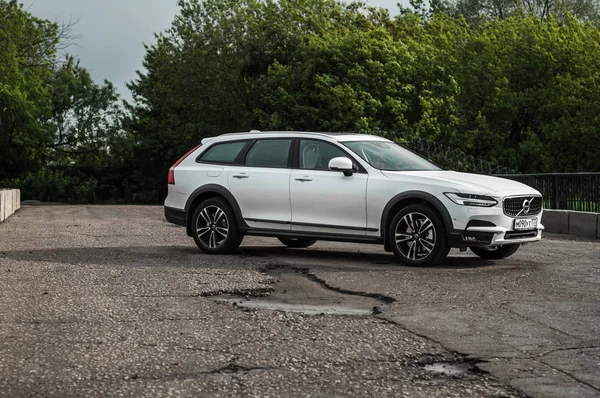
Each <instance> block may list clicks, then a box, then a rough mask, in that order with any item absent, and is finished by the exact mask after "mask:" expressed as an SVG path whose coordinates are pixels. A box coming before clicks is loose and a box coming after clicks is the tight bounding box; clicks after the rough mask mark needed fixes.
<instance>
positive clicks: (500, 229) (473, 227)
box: [444, 199, 544, 247]
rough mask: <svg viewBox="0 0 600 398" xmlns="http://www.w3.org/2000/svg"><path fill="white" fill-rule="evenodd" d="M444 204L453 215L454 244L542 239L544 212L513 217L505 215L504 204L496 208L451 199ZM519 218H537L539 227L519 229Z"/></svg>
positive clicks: (524, 241)
mask: <svg viewBox="0 0 600 398" xmlns="http://www.w3.org/2000/svg"><path fill="white" fill-rule="evenodd" d="M499 202H500V203H502V202H501V201H499ZM444 204H445V205H446V208H447V209H448V210H449V212H450V214H451V217H452V223H453V231H452V233H451V240H450V242H451V246H452V247H469V246H499V245H508V244H523V243H532V242H538V241H540V240H541V239H542V231H543V230H544V226H543V225H542V223H541V221H542V214H543V212H540V213H538V214H535V215H531V216H528V217H511V216H507V215H506V214H504V211H503V210H502V205H501V204H499V205H497V206H493V207H471V206H460V205H457V204H455V203H454V202H451V201H450V200H448V199H446V200H445V201H444ZM517 218H535V219H537V228H536V229H532V230H526V231H521V230H515V229H514V222H515V219H517Z"/></svg>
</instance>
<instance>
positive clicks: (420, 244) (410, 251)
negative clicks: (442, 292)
mask: <svg viewBox="0 0 600 398" xmlns="http://www.w3.org/2000/svg"><path fill="white" fill-rule="evenodd" d="M388 242H389V245H390V247H391V249H392V251H393V252H394V254H395V255H396V257H397V258H398V260H400V261H401V262H403V263H404V264H408V265H412V266H419V267H424V266H429V265H434V264H437V263H439V262H440V261H442V260H444V259H445V258H446V256H447V255H448V252H449V251H450V246H449V245H448V238H447V236H446V229H445V228H444V223H443V222H442V219H441V218H440V216H439V215H438V213H437V212H436V211H435V210H433V209H432V208H431V207H429V206H427V205H424V204H413V205H409V206H406V207H404V208H402V209H400V211H399V212H398V213H396V215H395V216H394V218H393V219H392V222H391V223H390V227H389V230H388Z"/></svg>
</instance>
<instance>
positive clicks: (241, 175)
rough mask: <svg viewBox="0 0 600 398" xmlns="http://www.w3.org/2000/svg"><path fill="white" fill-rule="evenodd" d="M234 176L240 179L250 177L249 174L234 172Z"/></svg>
mask: <svg viewBox="0 0 600 398" xmlns="http://www.w3.org/2000/svg"><path fill="white" fill-rule="evenodd" d="M232 177H233V178H238V179H240V180H241V179H242V178H248V177H249V176H248V175H246V174H234V175H233V176H232Z"/></svg>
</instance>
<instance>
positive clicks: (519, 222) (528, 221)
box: [515, 218, 537, 231]
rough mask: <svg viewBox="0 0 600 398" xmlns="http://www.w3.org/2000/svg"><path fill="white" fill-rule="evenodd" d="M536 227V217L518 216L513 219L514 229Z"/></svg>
mask: <svg viewBox="0 0 600 398" xmlns="http://www.w3.org/2000/svg"><path fill="white" fill-rule="evenodd" d="M536 228H537V218H519V219H516V220H515V231H524V230H528V229H536Z"/></svg>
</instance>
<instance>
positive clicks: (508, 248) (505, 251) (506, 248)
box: [471, 243, 521, 260]
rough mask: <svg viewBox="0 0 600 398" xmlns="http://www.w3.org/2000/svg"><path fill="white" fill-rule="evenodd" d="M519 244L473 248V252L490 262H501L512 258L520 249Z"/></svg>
mask: <svg viewBox="0 0 600 398" xmlns="http://www.w3.org/2000/svg"><path fill="white" fill-rule="evenodd" d="M519 246H521V245H519V244H518V243H515V244H512V245H502V246H491V247H471V251H472V252H473V253H475V254H476V255H478V256H479V257H481V258H485V259H488V260H499V259H501V258H506V257H508V256H512V255H513V254H515V252H516V251H517V250H518V249H519Z"/></svg>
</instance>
